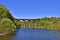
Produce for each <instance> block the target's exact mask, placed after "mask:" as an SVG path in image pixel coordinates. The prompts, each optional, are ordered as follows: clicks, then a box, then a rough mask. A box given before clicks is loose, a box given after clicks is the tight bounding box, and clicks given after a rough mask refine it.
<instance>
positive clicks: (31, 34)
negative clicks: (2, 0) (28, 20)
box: [0, 28, 60, 40]
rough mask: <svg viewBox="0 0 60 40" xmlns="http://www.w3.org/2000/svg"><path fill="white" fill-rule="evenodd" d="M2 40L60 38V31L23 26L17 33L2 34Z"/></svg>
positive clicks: (52, 39)
mask: <svg viewBox="0 0 60 40" xmlns="http://www.w3.org/2000/svg"><path fill="white" fill-rule="evenodd" d="M0 40H60V31H52V30H47V29H34V28H30V29H29V28H21V29H19V30H18V31H17V32H15V35H9V36H0Z"/></svg>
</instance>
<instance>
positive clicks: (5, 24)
mask: <svg viewBox="0 0 60 40" xmlns="http://www.w3.org/2000/svg"><path fill="white" fill-rule="evenodd" d="M0 25H1V26H0V32H3V33H11V32H14V31H15V30H16V26H15V25H14V23H13V22H12V21H11V20H10V19H8V18H3V19H2V20H1V22H0Z"/></svg>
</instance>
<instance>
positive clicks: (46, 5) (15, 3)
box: [0, 0, 60, 19]
mask: <svg viewBox="0 0 60 40" xmlns="http://www.w3.org/2000/svg"><path fill="white" fill-rule="evenodd" d="M0 4H3V5H5V6H6V7H7V8H8V9H9V10H10V12H11V13H12V15H13V16H14V17H15V18H19V19H20V18H24V19H25V18H27V19H28V18H41V17H52V16H54V17H60V0H0Z"/></svg>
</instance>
